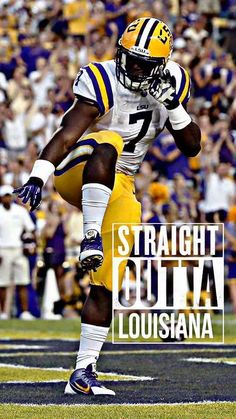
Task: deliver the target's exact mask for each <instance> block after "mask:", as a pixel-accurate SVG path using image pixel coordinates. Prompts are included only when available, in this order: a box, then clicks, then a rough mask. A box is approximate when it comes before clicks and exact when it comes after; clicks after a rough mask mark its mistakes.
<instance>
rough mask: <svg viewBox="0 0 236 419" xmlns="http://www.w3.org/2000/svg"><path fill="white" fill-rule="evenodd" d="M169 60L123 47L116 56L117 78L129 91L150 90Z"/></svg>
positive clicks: (119, 48) (120, 47) (119, 47)
mask: <svg viewBox="0 0 236 419" xmlns="http://www.w3.org/2000/svg"><path fill="white" fill-rule="evenodd" d="M166 62H167V60H166V59H165V58H150V57H147V56H144V55H141V54H137V53H133V52H131V51H129V50H127V49H125V48H124V47H122V46H121V45H119V46H118V49H117V54H116V76H117V79H118V80H119V82H120V83H121V84H122V85H123V86H124V87H125V88H127V89H128V90H132V91H136V92H138V91H144V90H149V88H150V86H151V84H152V82H153V81H154V79H156V78H158V77H160V76H161V75H162V73H163V71H164V68H165V65H166Z"/></svg>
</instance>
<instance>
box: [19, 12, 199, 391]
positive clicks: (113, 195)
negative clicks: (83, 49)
mask: <svg viewBox="0 0 236 419" xmlns="http://www.w3.org/2000/svg"><path fill="white" fill-rule="evenodd" d="M172 43H173V39H172V34H171V32H170V30H169V28H168V26H167V25H166V24H165V23H163V22H161V21H160V20H158V19H154V18H141V19H137V20H136V21H134V22H132V23H131V24H130V25H129V26H128V27H127V29H126V30H125V32H124V34H123V35H122V37H121V39H120V40H119V45H118V49H117V55H116V59H115V60H111V61H105V62H102V63H96V62H95V63H91V64H88V65H87V66H85V67H83V68H82V69H81V70H80V72H79V74H78V75H77V77H76V79H75V82H74V94H75V102H74V104H73V106H72V107H71V108H70V109H69V110H68V111H67V112H66V113H65V115H64V117H63V120H62V123H61V126H60V127H59V129H58V130H57V131H56V132H55V134H54V135H53V137H52V139H51V140H50V142H49V143H48V144H47V145H46V147H45V148H44V150H43V151H42V152H41V154H40V157H39V159H38V160H37V161H36V162H35V164H34V167H33V170H32V172H31V175H30V178H29V180H28V182H27V183H26V184H25V185H24V186H23V187H21V188H19V189H17V190H16V193H18V194H19V197H20V198H22V200H23V202H24V203H26V202H28V201H29V202H30V205H31V209H32V210H34V209H35V208H37V207H38V205H39V204H40V201H41V190H42V187H43V185H44V184H45V183H46V181H47V179H48V178H49V176H50V175H51V174H52V173H54V179H55V187H56V189H57V191H58V192H59V193H60V194H61V196H62V197H63V198H64V199H65V200H66V201H67V202H69V203H71V204H72V205H75V206H77V207H81V206H82V211H83V216H84V239H83V241H82V243H81V253H80V257H79V258H80V262H81V265H82V267H84V268H86V269H88V270H90V271H91V289H90V294H89V296H88V298H87V300H86V302H85V304H84V308H83V311H82V315H81V322H82V324H81V337H80V347H79V352H78V355H77V360H76V368H75V371H74V372H73V374H72V375H71V377H70V379H69V381H68V383H67V386H66V389H65V393H68V394H78V393H84V394H95V395H100V394H107V395H114V394H115V393H114V392H113V391H112V390H110V389H107V388H105V387H103V386H102V385H101V384H100V383H99V381H98V380H97V378H96V372H95V367H96V362H97V359H98V357H99V353H100V351H101V348H102V345H103V343H104V341H105V340H106V337H107V334H108V330H109V326H110V323H111V315H112V237H111V230H112V223H122V224H126V223H139V222H140V215H141V214H140V212H141V211H140V204H139V202H138V201H137V200H136V198H135V194H134V175H135V173H136V172H137V170H138V168H139V166H140V163H141V162H142V160H143V158H144V156H145V154H146V152H147V150H148V147H149V145H150V144H151V143H152V141H153V140H154V139H155V138H156V137H157V135H158V134H159V133H160V132H161V131H162V130H163V129H164V127H167V128H168V130H169V131H170V133H171V134H172V135H173V137H174V139H175V142H176V144H177V146H178V148H179V149H180V150H181V151H182V152H183V153H184V154H185V155H186V156H195V155H196V154H198V152H199V151H200V130H199V128H198V126H197V125H196V124H195V123H194V122H193V121H192V120H191V117H190V116H189V114H188V112H187V111H186V103H187V101H188V99H189V90H190V78H189V75H188V73H187V72H186V70H185V69H184V68H182V67H180V66H179V65H178V64H176V63H175V62H173V61H171V60H170V55H171V51H172ZM114 239H115V240H116V232H115V237H114ZM129 241H130V248H132V242H133V237H129ZM124 269H125V265H122V266H121V267H120V271H119V279H120V287H121V284H122V278H123V274H124Z"/></svg>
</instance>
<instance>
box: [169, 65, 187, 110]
mask: <svg viewBox="0 0 236 419" xmlns="http://www.w3.org/2000/svg"><path fill="white" fill-rule="evenodd" d="M168 69H169V71H170V73H171V75H173V76H174V77H175V80H176V94H177V99H178V100H179V101H180V103H182V105H185V104H186V103H187V102H188V100H189V98H190V88H191V80H190V76H189V74H188V72H187V71H186V70H185V69H184V68H183V67H181V66H180V65H179V64H177V63H175V62H173V61H172V63H171V64H170V67H169V66H168Z"/></svg>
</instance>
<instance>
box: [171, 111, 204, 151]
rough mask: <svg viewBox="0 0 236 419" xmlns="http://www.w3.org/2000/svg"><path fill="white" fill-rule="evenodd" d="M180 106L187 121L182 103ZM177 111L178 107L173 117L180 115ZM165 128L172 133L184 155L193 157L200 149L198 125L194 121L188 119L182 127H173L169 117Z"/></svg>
mask: <svg viewBox="0 0 236 419" xmlns="http://www.w3.org/2000/svg"><path fill="white" fill-rule="evenodd" d="M180 106H181V107H182V108H183V109H181V112H182V113H185V114H186V116H185V118H186V123H187V121H188V118H187V116H189V115H188V113H187V111H186V110H185V109H184V107H183V106H182V105H180ZM183 111H184V112H183ZM178 112H179V109H176V118H175V119H178V118H179V117H180V115H178ZM189 118H190V116H189ZM166 128H167V129H168V131H169V132H170V133H171V134H172V135H173V137H174V140H175V143H176V145H177V147H178V148H179V150H180V151H181V152H182V153H183V154H184V155H185V156H187V157H194V156H196V155H197V154H198V153H199V151H200V150H201V146H200V143H201V131H200V128H199V126H198V125H197V124H196V123H195V122H193V121H192V120H190V122H189V123H188V124H187V125H186V126H185V127H184V128H182V129H174V128H173V126H172V124H171V122H170V119H169V118H168V120H167V122H166Z"/></svg>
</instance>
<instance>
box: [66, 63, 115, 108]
mask: <svg viewBox="0 0 236 419" xmlns="http://www.w3.org/2000/svg"><path fill="white" fill-rule="evenodd" d="M73 92H74V94H75V96H82V97H84V98H85V99H87V100H88V101H90V102H91V103H94V104H95V105H96V106H97V108H98V110H99V112H100V116H101V115H104V114H105V113H106V112H108V111H109V109H111V108H112V107H113V92H112V87H111V82H110V79H109V75H108V73H107V71H106V69H105V68H104V66H103V65H102V64H100V63H91V64H88V65H87V66H85V67H82V68H81V70H80V71H79V73H78V75H77V77H76V79H75V81H74V85H73Z"/></svg>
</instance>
